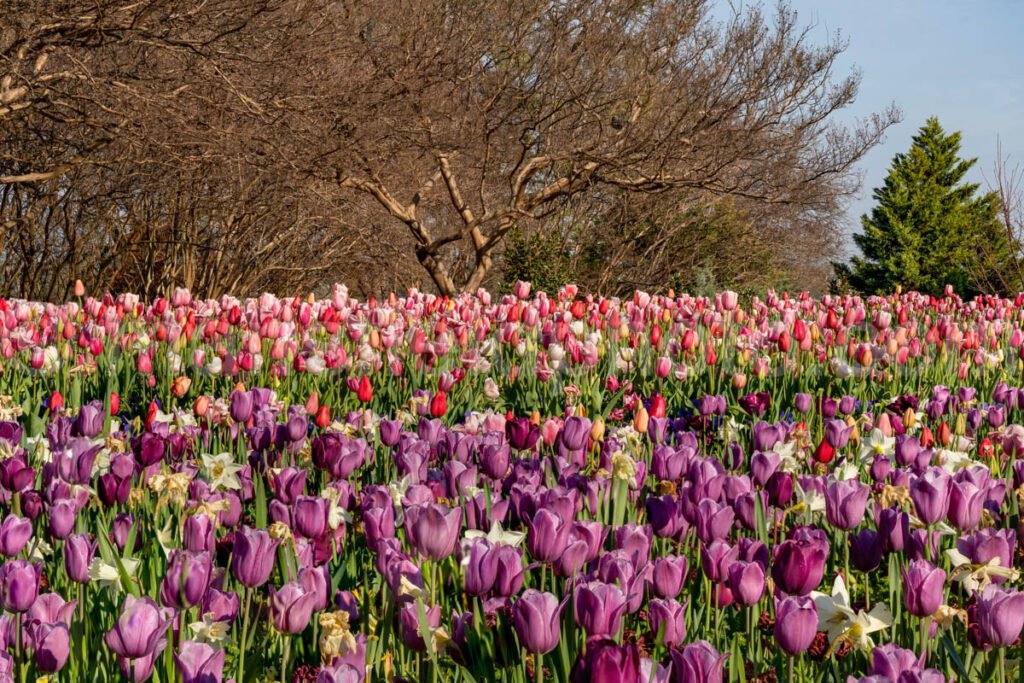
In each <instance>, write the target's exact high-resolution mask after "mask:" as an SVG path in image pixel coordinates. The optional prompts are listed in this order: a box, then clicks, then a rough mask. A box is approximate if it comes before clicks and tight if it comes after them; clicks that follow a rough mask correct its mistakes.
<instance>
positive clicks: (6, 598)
mask: <svg viewBox="0 0 1024 683" xmlns="http://www.w3.org/2000/svg"><path fill="white" fill-rule="evenodd" d="M41 573H42V566H41V565H34V564H32V563H31V562H29V561H28V560H8V561H7V562H5V563H4V564H3V565H2V566H0V605H2V606H3V608H4V609H5V610H7V611H8V612H25V611H27V610H28V608H29V607H31V606H32V603H33V602H35V600H36V596H37V595H38V594H39V577H40V576H41Z"/></svg>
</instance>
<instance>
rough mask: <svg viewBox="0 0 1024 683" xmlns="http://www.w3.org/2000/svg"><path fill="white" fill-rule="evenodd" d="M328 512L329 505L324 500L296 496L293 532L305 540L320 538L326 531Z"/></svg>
mask: <svg viewBox="0 0 1024 683" xmlns="http://www.w3.org/2000/svg"><path fill="white" fill-rule="evenodd" d="M329 511H330V503H329V502H328V501H327V499H325V498H320V497H314V496H298V497H297V498H296V499H295V505H294V514H293V519H294V521H295V530H296V531H298V532H299V533H300V534H302V535H303V536H305V537H306V538H320V537H321V536H323V535H324V531H325V530H326V529H327V514H328V512H329Z"/></svg>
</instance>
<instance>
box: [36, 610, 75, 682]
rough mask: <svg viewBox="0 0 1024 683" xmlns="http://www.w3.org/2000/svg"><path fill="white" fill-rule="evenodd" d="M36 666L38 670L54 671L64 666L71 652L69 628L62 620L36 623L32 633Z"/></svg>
mask: <svg viewBox="0 0 1024 683" xmlns="http://www.w3.org/2000/svg"><path fill="white" fill-rule="evenodd" d="M33 641H34V646H35V661H36V666H38V667H39V670H40V671H43V672H46V673H56V672H57V671H60V670H61V669H63V668H64V664H66V663H67V661H68V655H70V654H71V629H70V628H69V627H68V625H67V624H65V623H63V622H56V623H45V624H44V623H41V624H37V625H36V626H35V629H34V633H33Z"/></svg>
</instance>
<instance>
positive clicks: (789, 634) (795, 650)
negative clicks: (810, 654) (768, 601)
mask: <svg viewBox="0 0 1024 683" xmlns="http://www.w3.org/2000/svg"><path fill="white" fill-rule="evenodd" d="M817 634H818V610H817V609H815V607H814V601H813V600H811V599H810V598H807V597H800V596H795V595H794V596H789V597H786V598H783V599H782V600H780V601H779V603H778V605H777V607H776V608H775V642H776V643H777V644H778V646H779V649H781V650H782V651H783V652H785V653H786V654H788V655H798V654H800V653H802V652H806V651H807V648H809V647H810V646H811V643H812V642H814V637H815V636H816V635H817Z"/></svg>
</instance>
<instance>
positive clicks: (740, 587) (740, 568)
mask: <svg viewBox="0 0 1024 683" xmlns="http://www.w3.org/2000/svg"><path fill="white" fill-rule="evenodd" d="M764 585H765V576H764V568H763V567H761V565H760V564H758V563H757V562H743V561H739V562H734V563H733V564H732V566H731V567H729V589H730V590H731V591H732V594H733V597H734V598H735V599H736V602H737V604H739V605H742V606H743V607H749V606H750V605H756V604H757V603H758V602H760V601H761V596H762V595H764Z"/></svg>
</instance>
